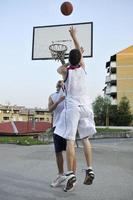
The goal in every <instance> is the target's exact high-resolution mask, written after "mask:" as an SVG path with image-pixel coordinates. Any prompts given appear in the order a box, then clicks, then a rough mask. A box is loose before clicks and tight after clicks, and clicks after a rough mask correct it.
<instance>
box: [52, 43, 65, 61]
mask: <svg viewBox="0 0 133 200" xmlns="http://www.w3.org/2000/svg"><path fill="white" fill-rule="evenodd" d="M49 50H50V51H51V55H52V58H54V59H55V60H58V61H59V60H60V61H61V63H62V64H65V52H66V51H67V46H66V45H64V44H51V45H50V46H49Z"/></svg>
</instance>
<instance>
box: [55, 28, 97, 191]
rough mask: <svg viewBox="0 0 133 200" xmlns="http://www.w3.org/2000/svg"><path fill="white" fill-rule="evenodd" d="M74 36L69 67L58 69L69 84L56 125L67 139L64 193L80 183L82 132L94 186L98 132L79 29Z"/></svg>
mask: <svg viewBox="0 0 133 200" xmlns="http://www.w3.org/2000/svg"><path fill="white" fill-rule="evenodd" d="M69 32H70V35H71V37H72V40H73V42H74V45H75V49H72V50H71V51H70V53H69V64H68V65H67V64H65V65H63V66H61V67H59V68H58V69H57V72H58V73H59V74H61V75H62V76H63V79H64V82H65V93H66V97H65V103H64V109H63V111H62V113H61V116H60V120H59V121H58V123H57V124H56V128H55V131H54V133H56V134H57V135H59V136H61V137H63V138H65V139H67V149H66V154H67V168H68V172H67V174H66V176H67V179H66V184H65V188H64V191H65V192H67V191H72V190H73V189H74V186H75V183H76V176H75V174H74V172H73V163H74V162H73V160H74V158H75V147H74V146H75V138H76V133H77V130H78V133H79V136H80V138H81V139H82V143H83V149H84V155H85V159H86V165H87V166H86V169H85V171H86V176H85V180H84V184H86V185H90V184H92V182H93V179H94V177H95V175H94V172H93V169H92V148H91V144H90V141H89V136H92V135H93V134H94V133H96V129H95V123H94V116H93V112H92V110H91V108H90V106H89V100H88V89H87V78H86V77H87V74H86V71H85V64H84V61H83V56H82V50H81V47H80V45H79V42H78V39H77V35H76V29H75V28H74V27H70V30H69Z"/></svg>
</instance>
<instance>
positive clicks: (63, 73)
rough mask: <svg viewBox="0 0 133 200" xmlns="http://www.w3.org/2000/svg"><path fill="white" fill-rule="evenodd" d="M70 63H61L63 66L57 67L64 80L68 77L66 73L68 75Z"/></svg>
mask: <svg viewBox="0 0 133 200" xmlns="http://www.w3.org/2000/svg"><path fill="white" fill-rule="evenodd" d="M68 65H69V63H66V64H64V65H61V66H60V67H59V68H58V69H57V72H58V73H59V74H61V75H62V77H63V80H65V79H66V75H67V66H68Z"/></svg>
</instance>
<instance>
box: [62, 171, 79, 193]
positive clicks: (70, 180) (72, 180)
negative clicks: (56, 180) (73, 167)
mask: <svg viewBox="0 0 133 200" xmlns="http://www.w3.org/2000/svg"><path fill="white" fill-rule="evenodd" d="M66 177H67V178H66V183H65V187H64V192H71V191H72V190H74V188H75V184H76V176H75V175H74V174H73V173H70V174H66Z"/></svg>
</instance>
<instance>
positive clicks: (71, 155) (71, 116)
mask: <svg viewBox="0 0 133 200" xmlns="http://www.w3.org/2000/svg"><path fill="white" fill-rule="evenodd" d="M66 119H67V129H66V137H67V149H66V156H67V170H68V171H67V173H66V176H67V179H66V185H65V188H64V191H65V192H68V191H72V190H73V189H74V186H75V183H76V176H75V172H74V171H75V168H76V166H75V165H76V155H75V137H76V132H77V126H78V120H79V110H78V109H76V108H73V109H69V110H68V111H67V118H66Z"/></svg>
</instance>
